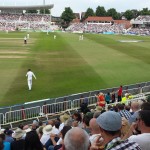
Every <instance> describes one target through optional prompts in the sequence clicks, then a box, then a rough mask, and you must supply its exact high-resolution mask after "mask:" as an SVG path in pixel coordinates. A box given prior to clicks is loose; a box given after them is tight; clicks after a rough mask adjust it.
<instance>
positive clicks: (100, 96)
mask: <svg viewBox="0 0 150 150" xmlns="http://www.w3.org/2000/svg"><path fill="white" fill-rule="evenodd" d="M95 96H96V97H97V105H98V106H100V107H105V97H104V94H103V93H101V92H100V93H99V94H98V95H95Z"/></svg>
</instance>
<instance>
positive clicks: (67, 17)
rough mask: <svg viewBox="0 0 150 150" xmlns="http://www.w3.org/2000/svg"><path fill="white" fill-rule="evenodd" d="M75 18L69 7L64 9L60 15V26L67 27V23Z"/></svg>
mask: <svg viewBox="0 0 150 150" xmlns="http://www.w3.org/2000/svg"><path fill="white" fill-rule="evenodd" d="M74 18H75V15H74V13H73V11H72V9H71V8H70V7H66V8H65V10H64V11H63V13H62V15H61V19H62V20H63V22H62V25H63V27H64V28H66V27H68V26H69V23H70V22H71V21H72V20H73V19H74Z"/></svg>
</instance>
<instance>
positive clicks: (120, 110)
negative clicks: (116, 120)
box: [118, 104, 131, 120]
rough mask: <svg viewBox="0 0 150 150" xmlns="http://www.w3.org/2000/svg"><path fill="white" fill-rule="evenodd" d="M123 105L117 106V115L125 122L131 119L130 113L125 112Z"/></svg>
mask: <svg viewBox="0 0 150 150" xmlns="http://www.w3.org/2000/svg"><path fill="white" fill-rule="evenodd" d="M124 107H125V106H124V105H123V104H118V113H119V114H120V116H121V117H125V118H126V119H127V120H129V118H130V117H131V113H130V112H129V111H127V110H125V109H124Z"/></svg>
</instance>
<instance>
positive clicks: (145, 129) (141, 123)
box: [126, 110, 150, 150]
mask: <svg viewBox="0 0 150 150" xmlns="http://www.w3.org/2000/svg"><path fill="white" fill-rule="evenodd" d="M149 116H150V110H141V111H139V117H138V118H137V122H136V124H134V126H133V125H132V126H131V128H130V129H129V132H128V134H127V136H129V138H128V140H129V141H134V142H137V143H138V144H139V145H140V146H141V149H142V150H149V148H150V141H149V139H150V119H149ZM136 127H138V129H140V131H141V134H138V135H132V133H133V131H134V130H135V129H136ZM130 135H131V136H130ZM127 136H126V137H127Z"/></svg>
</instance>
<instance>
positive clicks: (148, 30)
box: [127, 15, 150, 35]
mask: <svg viewBox="0 0 150 150" xmlns="http://www.w3.org/2000/svg"><path fill="white" fill-rule="evenodd" d="M131 23H132V26H133V28H131V29H129V30H128V32H127V33H128V34H135V35H150V16H149V15H145V16H138V17H137V18H136V19H133V20H131Z"/></svg>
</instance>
